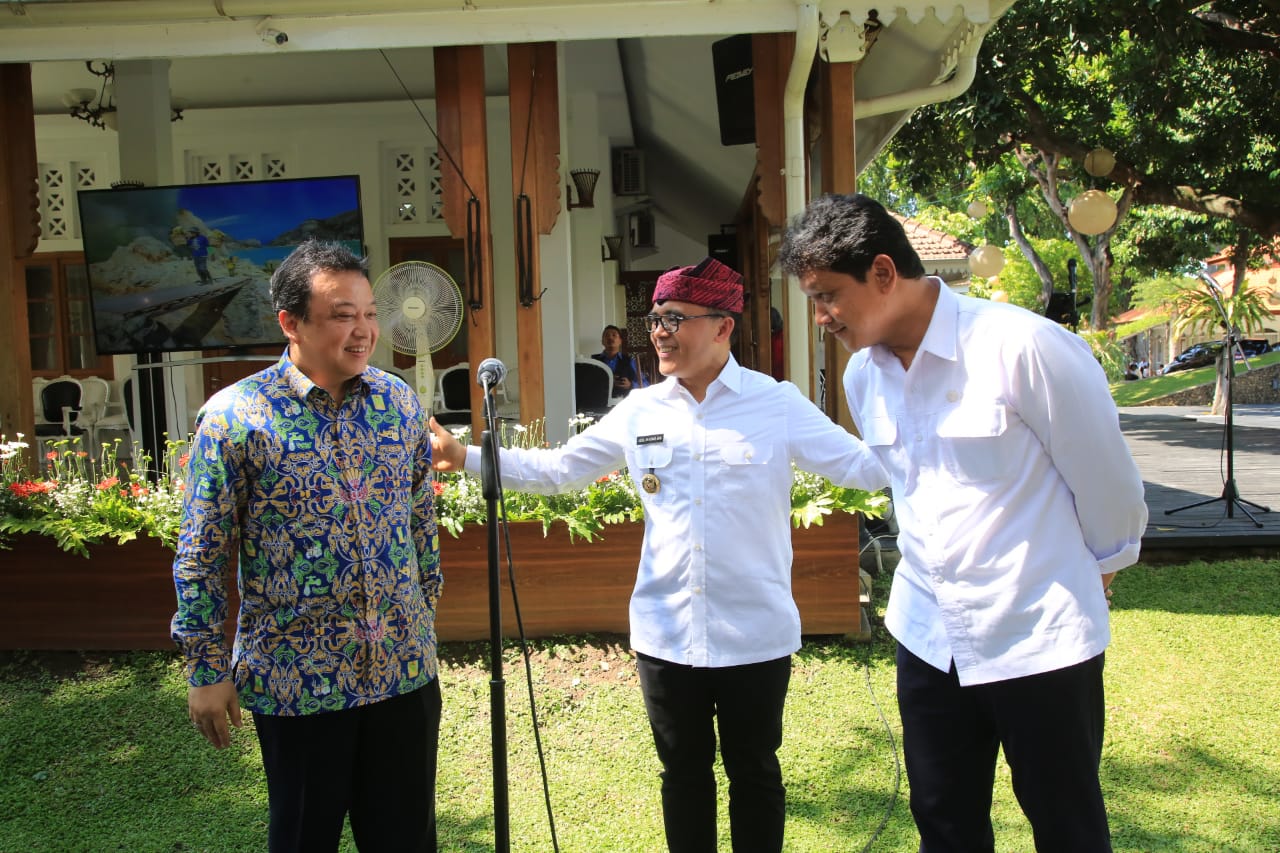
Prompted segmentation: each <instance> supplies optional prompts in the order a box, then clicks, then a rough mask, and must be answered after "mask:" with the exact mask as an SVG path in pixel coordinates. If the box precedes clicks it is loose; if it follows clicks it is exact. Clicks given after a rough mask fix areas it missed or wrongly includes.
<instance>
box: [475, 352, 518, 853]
mask: <svg viewBox="0 0 1280 853" xmlns="http://www.w3.org/2000/svg"><path fill="white" fill-rule="evenodd" d="M480 384H481V386H482V387H483V389H484V422H485V430H484V432H483V433H481V434H480V481H481V484H482V490H483V494H484V499H485V507H486V511H487V514H488V519H489V521H488V533H489V722H490V728H491V737H492V745H493V831H494V845H495V846H494V851H495V853H508V851H510V850H511V827H510V809H509V806H508V802H507V705H506V682H505V681H504V680H503V677H502V587H501V574H500V573H499V571H498V502H499V500H500V499H501V498H502V477H501V475H500V472H499V468H498V441H497V438H496V436H497V434H498V433H497V429H496V428H495V425H496V421H497V405H496V403H495V402H494V399H493V389H492V388H490V387H489V381H488V377H484V378H482V380H481V383H480Z"/></svg>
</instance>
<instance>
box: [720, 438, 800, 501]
mask: <svg viewBox="0 0 1280 853" xmlns="http://www.w3.org/2000/svg"><path fill="white" fill-rule="evenodd" d="M771 461H773V447H771V446H770V445H767V444H764V445H762V444H752V443H751V442H746V441H738V442H733V443H731V444H726V445H724V446H723V447H722V448H721V449H720V472H719V476H721V477H723V478H724V482H723V484H722V485H723V488H724V489H725V493H726V495H744V496H747V497H750V496H753V495H759V494H763V493H765V492H767V491H768V489H769V488H770V485H771V484H770V483H769V470H770V468H771V467H772V466H770V465H769V463H770V462H771ZM787 473H788V475H790V470H788V472H787Z"/></svg>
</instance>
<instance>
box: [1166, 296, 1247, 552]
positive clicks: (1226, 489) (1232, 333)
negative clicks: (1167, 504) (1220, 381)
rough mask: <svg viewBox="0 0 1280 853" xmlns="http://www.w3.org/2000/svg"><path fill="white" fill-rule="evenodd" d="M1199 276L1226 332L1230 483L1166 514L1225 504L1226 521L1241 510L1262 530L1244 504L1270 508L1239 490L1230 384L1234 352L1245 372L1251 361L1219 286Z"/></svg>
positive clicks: (1228, 479)
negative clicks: (1245, 496) (1237, 508)
mask: <svg viewBox="0 0 1280 853" xmlns="http://www.w3.org/2000/svg"><path fill="white" fill-rule="evenodd" d="M1198 275H1199V277H1200V280H1201V281H1203V282H1204V283H1205V286H1206V287H1207V288H1208V289H1209V297H1210V298H1211V299H1212V300H1213V304H1214V305H1215V306H1217V308H1218V313H1219V314H1220V315H1221V316H1222V325H1223V327H1224V328H1225V329H1226V330H1227V338H1226V346H1225V348H1224V349H1223V355H1224V359H1223V360H1224V362H1225V363H1226V371H1227V375H1226V382H1227V391H1226V397H1227V401H1226V403H1227V411H1226V415H1225V416H1224V418H1223V429H1225V430H1226V439H1227V479H1226V481H1225V482H1224V483H1223V484H1222V494H1221V495H1219V496H1218V497H1216V498H1209V499H1208V500H1203V501H1196V502H1195V503H1190V504H1187V505H1186V506H1180V507H1176V508H1174V509H1166V510H1165V511H1164V514H1165V515H1173V514H1174V513H1175V512H1182V511H1183V510H1184V509H1192V508H1194V507H1198V506H1206V505H1208V504H1212V503H1217V502H1218V501H1222V502H1223V503H1225V504H1226V505H1227V518H1235V517H1236V515H1235V510H1236V507H1239V508H1240V511H1241V512H1243V513H1244V514H1245V515H1247V516H1248V517H1249V520H1250V521H1252V522H1253V526H1254V527H1261V526H1262V522H1261V521H1258V519H1256V518H1254V516H1253V513H1251V512H1249V510H1248V509H1247V508H1246V507H1245V504H1248V505H1249V506H1251V507H1253V508H1254V509H1256V510H1260V511H1262V512H1271V508H1270V507H1265V506H1262V505H1261V504H1256V503H1254V502H1253V501H1247V500H1245V499H1244V498H1242V497H1240V490H1239V489H1237V488H1236V472H1235V421H1234V418H1233V417H1232V409H1233V408H1234V403H1233V401H1232V398H1231V382H1232V379H1233V378H1234V376H1235V372H1236V369H1235V352H1234V351H1235V350H1238V351H1239V352H1240V357H1241V359H1243V360H1244V366H1245V369H1248V367H1249V360H1248V357H1247V356H1245V354H1244V350H1243V349H1241V348H1240V343H1239V340H1238V337H1237V335H1236V330H1235V326H1234V325H1232V323H1231V318H1230V316H1228V314H1227V309H1226V307H1225V306H1223V304H1222V300H1221V299H1220V298H1218V283H1217V282H1216V281H1214V280H1213V279H1212V278H1211V277H1210V276H1209V275H1208V274H1207V273H1205V272H1204V271H1201V272H1200V273H1198Z"/></svg>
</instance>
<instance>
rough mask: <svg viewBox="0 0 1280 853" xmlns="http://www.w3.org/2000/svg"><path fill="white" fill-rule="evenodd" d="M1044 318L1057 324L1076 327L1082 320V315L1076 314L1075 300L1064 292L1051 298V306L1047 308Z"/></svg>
mask: <svg viewBox="0 0 1280 853" xmlns="http://www.w3.org/2000/svg"><path fill="white" fill-rule="evenodd" d="M1044 316H1046V317H1048V318H1049V319H1050V320H1052V321H1053V322H1055V323H1062V324H1063V325H1067V326H1074V325H1075V324H1076V323H1077V322H1079V319H1080V315H1079V314H1078V313H1077V312H1076V306H1075V300H1074V299H1072V298H1071V294H1070V293H1062V292H1058V293H1054V294H1052V295H1051V296H1050V297H1049V306H1048V307H1047V308H1045V310H1044Z"/></svg>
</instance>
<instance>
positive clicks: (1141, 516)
mask: <svg viewBox="0 0 1280 853" xmlns="http://www.w3.org/2000/svg"><path fill="white" fill-rule="evenodd" d="M779 264H780V265H781V266H782V268H783V270H785V271H786V272H788V273H791V274H793V275H796V276H798V278H799V283H800V287H801V289H802V290H803V291H804V292H805V295H806V296H808V297H809V299H810V300H811V301H812V303H813V305H814V314H815V319H816V321H817V323H818V325H819V326H820V327H821V328H822V329H824V330H825V331H826V333H827V335H828V336H829V337H835V338H836V339H838V340H839V341H840V342H841V343H842V344H843V345H844V346H845V348H846V349H848V350H849V351H850V352H852V353H854V355H853V357H852V358H851V359H850V361H849V365H848V368H847V369H846V371H845V375H844V388H845V392H846V394H847V396H848V401H849V408H850V411H851V412H852V414H853V419H854V422H855V423H856V424H857V426H858V429H859V430H860V431H861V433H862V436H863V439H864V440H865V441H866V442H867V444H868V446H870V447H871V449H872V450H873V451H874V452H875V454H876V455H877V456H878V457H879V459H880V461H881V463H883V465H884V467H885V469H886V470H887V471H888V472H889V475H890V477H891V480H892V486H893V497H894V509H895V512H896V514H897V518H898V523H899V528H900V533H899V536H898V547H899V551H900V552H901V555H902V556H901V561H900V562H899V564H898V567H897V570H896V572H895V574H894V579H893V586H892V589H891V592H890V596H889V603H888V606H887V610H886V614H885V624H886V626H887V627H888V629H889V631H890V632H891V633H892V634H893V636H894V637H895V638H896V639H897V640H898V644H899V647H898V705H899V708H900V710H901V713H902V727H903V743H904V749H905V753H906V761H907V778H908V780H909V781H910V784H911V811H912V815H913V816H914V818H915V821H916V826H917V828H918V829H919V831H920V839H921V840H920V849H921V850H922V851H927V853H935V851H943V850H955V851H969V852H970V853H972V851H984V850H986V851H990V850H992V849H993V847H994V835H993V831H992V827H991V818H990V810H991V788H992V782H993V780H994V775H995V765H996V755H997V752H998V750H999V748H1000V747H1003V748H1004V752H1005V757H1006V759H1007V760H1008V763H1009V766H1010V768H1011V769H1012V771H1013V788H1014V792H1015V793H1016V795H1017V797H1018V802H1019V803H1020V805H1021V806H1022V809H1023V811H1024V813H1025V814H1026V815H1027V818H1028V819H1029V820H1030V822H1031V826H1032V829H1033V831H1034V834H1035V842H1036V848H1037V850H1041V851H1046V850H1061V851H1073V853H1079V851H1098V850H1110V849H1111V842H1110V833H1109V830H1108V827H1107V816H1106V809H1105V806H1104V805H1103V800H1102V792H1101V788H1100V785H1099V781H1098V765H1099V762H1100V759H1101V753H1102V730H1103V717H1104V710H1103V686H1102V668H1103V650H1104V649H1105V648H1106V646H1107V643H1108V642H1109V640H1110V628H1109V625H1108V615H1107V595H1106V587H1107V585H1108V584H1109V583H1110V581H1111V578H1112V576H1113V575H1114V574H1115V572H1116V571H1117V570H1118V569H1122V568H1124V567H1126V566H1129V565H1132V564H1133V563H1135V562H1136V561H1137V559H1138V547H1139V543H1140V540H1141V537H1142V533H1143V531H1144V530H1145V528H1146V520H1147V509H1146V505H1145V503H1144V501H1143V488H1142V478H1141V476H1140V475H1139V474H1138V470H1137V467H1136V466H1135V465H1134V463H1133V459H1132V457H1131V456H1130V454H1129V450H1128V447H1127V446H1126V444H1125V442H1124V438H1123V436H1122V434H1121V432H1120V428H1119V418H1118V415H1117V413H1116V408H1115V404H1114V403H1113V402H1112V399H1111V396H1110V394H1109V392H1108V388H1107V382H1106V378H1105V376H1104V375H1103V373H1102V370H1101V368H1100V367H1099V366H1098V364H1097V362H1096V361H1095V360H1094V358H1093V356H1092V354H1091V353H1090V351H1089V347H1088V345H1086V344H1085V343H1084V341H1083V340H1081V339H1080V338H1079V337H1078V336H1076V335H1074V334H1072V333H1071V332H1069V331H1067V330H1066V329H1064V328H1062V327H1060V326H1058V325H1057V324H1055V323H1052V322H1050V321H1049V320H1047V319H1045V318H1044V317H1041V316H1040V315H1038V314H1033V313H1031V312H1029V311H1025V310H1023V309H1021V308H1018V307H1015V306H1010V305H1004V304H1000V303H996V302H988V301H986V300H980V299H973V298H970V297H966V296H957V295H956V294H954V293H952V292H951V290H950V289H948V288H947V286H946V285H945V284H944V283H943V282H942V281H941V280H940V279H937V278H933V277H930V276H926V275H925V271H924V267H923V265H922V264H921V262H920V259H919V257H918V256H917V255H916V252H915V250H914V249H912V247H911V243H910V241H909V240H908V239H907V236H906V234H905V233H904V231H903V228H902V226H901V225H900V224H899V223H898V221H897V220H896V219H894V218H893V217H892V216H890V215H889V213H888V212H887V211H886V210H885V209H884V208H883V207H882V206H881V205H880V204H879V203H877V202H875V201H873V200H871V199H869V198H867V197H866V196H862V195H852V196H824V197H823V198H820V199H818V200H816V201H814V202H813V203H812V204H810V205H809V207H808V208H807V209H806V210H805V212H804V213H803V214H801V215H800V216H799V217H798V218H797V219H796V221H795V222H794V223H793V224H792V225H791V227H790V228H789V229H788V232H787V235H786V237H785V239H784V241H783V246H782V249H781V252H780V256H779Z"/></svg>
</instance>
